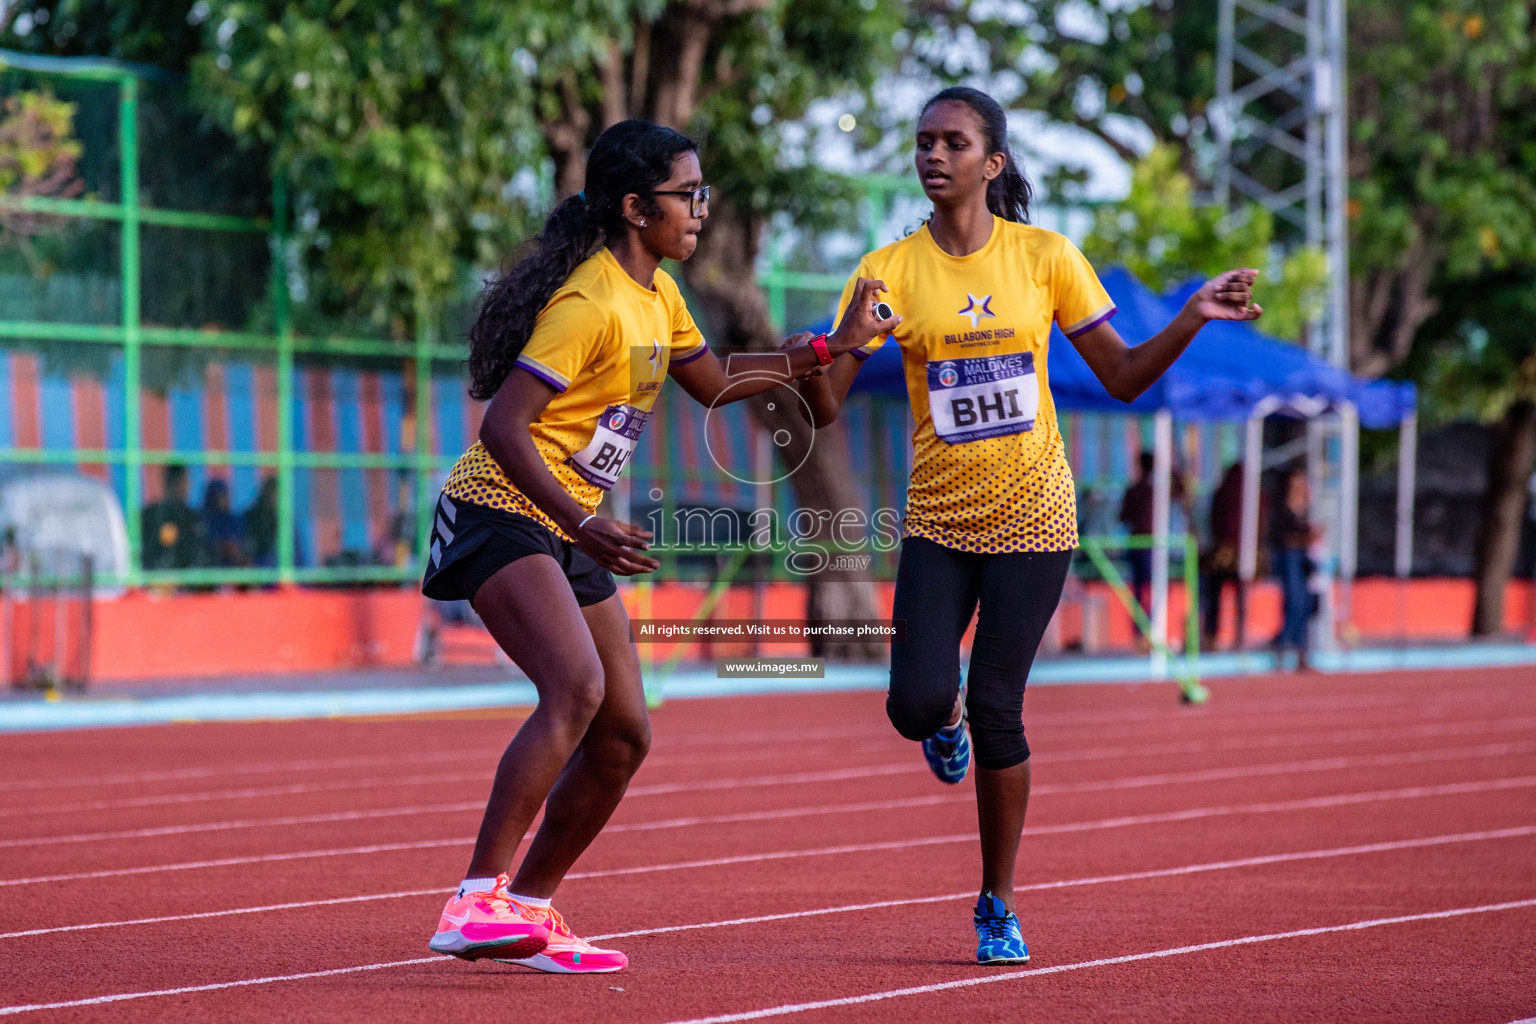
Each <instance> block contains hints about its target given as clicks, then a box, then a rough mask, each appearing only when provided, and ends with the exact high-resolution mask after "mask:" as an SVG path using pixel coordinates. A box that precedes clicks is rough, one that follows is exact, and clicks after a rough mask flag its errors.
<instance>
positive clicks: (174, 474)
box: [139, 463, 201, 569]
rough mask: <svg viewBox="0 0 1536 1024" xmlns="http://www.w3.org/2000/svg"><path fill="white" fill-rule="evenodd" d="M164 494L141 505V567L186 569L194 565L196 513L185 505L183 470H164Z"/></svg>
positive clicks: (189, 506) (185, 474)
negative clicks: (148, 503) (149, 503)
mask: <svg viewBox="0 0 1536 1024" xmlns="http://www.w3.org/2000/svg"><path fill="white" fill-rule="evenodd" d="M164 481H165V484H164V491H165V493H164V495H163V496H162V497H161V499H160V500H159V501H157V502H155V503H153V504H151V505H146V506H144V511H143V514H142V516H141V518H140V520H139V522H140V526H141V531H142V533H141V535H142V538H143V544H144V568H146V569H189V568H191V567H192V566H194V565H196V564H197V556H198V549H199V547H200V546H201V545H200V542H199V539H198V523H197V513H196V512H194V511H192V506H191V505H188V504H187V467H186V466H181V465H177V464H174V463H173V464H171V465H169V466H166V467H165V477H164Z"/></svg>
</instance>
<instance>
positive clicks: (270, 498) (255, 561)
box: [243, 476, 277, 569]
mask: <svg viewBox="0 0 1536 1024" xmlns="http://www.w3.org/2000/svg"><path fill="white" fill-rule="evenodd" d="M243 518H244V520H245V522H244V524H243V525H244V527H245V550H246V553H247V554H248V556H249V557H250V561H251V564H252V565H254V566H256V567H257V568H259V569H272V568H275V567H276V566H277V477H275V476H269V477H267V478H266V479H265V480H263V481H262V482H261V490H260V491H258V492H257V494H256V500H255V501H253V502H251V507H250V508H248V509H246V510H245V515H244V517H243Z"/></svg>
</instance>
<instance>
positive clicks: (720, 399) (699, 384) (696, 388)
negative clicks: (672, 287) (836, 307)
mask: <svg viewBox="0 0 1536 1024" xmlns="http://www.w3.org/2000/svg"><path fill="white" fill-rule="evenodd" d="M884 290H885V284H884V283H883V282H880V281H872V280H870V279H868V278H860V279H859V283H858V285H857V287H856V288H855V290H854V297H853V299H852V300H851V301H850V302H849V304H848V308H849V310H850V313H849V315H847V316H845V317H844V318H843V322H842V323H840V324H838V325H837V330H835V331H833V332H832V333H831V334H829V335H827V350H828V351H829V352H831V353H832V355H833V356H834V357H836V360H835V362H834V363H833V368H835V367H836V364H837V363H838V362H841V361H842V360H843V356H844V354H845V353H848V352H852V351H853V350H854V349H856V348H862V347H863V346H865V345H867V344H869V341H870V339H871V338H874V337H877V336H878V335H881V334H885V333H887V332H889V331H892V330H895V328H896V325H897V324H899V323H901V317H899V316H893V317H891V318H890V319H889V320H877V319H875V315H874V312H873V310H872V308H871V307H873V305H874V303H875V298H876V297H877V296H878V294H879V293H880V292H882V291H884ZM847 358H848V359H849V360H852V359H853V356H848V357H847ZM820 366H821V363H820V362H819V361H818V360H817V358H816V353H815V352H814V351H813V350H812V349H811V347H810V346H809V345H804V344H800V345H794V346H791V347H789V348H784V349H780V350H779V351H778V352H751V353H732V354H730V355H728V356H727V357H726V358H725V361H724V362H722V361H721V360H720V359H718V358H716V356H715V354H714V353H713V352H706V353H705V354H704V355H703V356H701V357H700V358H698V359H695V360H693V361H692V362H689V363H686V364H684V365H682V366H675V367H673V368H672V369H671V370H670V371H669V373H670V375H671V377H672V378H673V379H674V380H676V381H677V382H678V384H680V385H682V388H683V390H684V391H686V392H688V394H689V395H690V396H691V397H692V398H693V399H694V400H695V401H697V402H698V403H699V404H701V405H707V406H711V407H713V406H716V405H726V404H729V403H731V402H739V401H741V400H742V399H743V398H750V397H751V396H753V395H758V394H762V393H763V392H764V391H769V390H772V389H773V388H776V387H779V386H780V385H783V384H793V383H794V382H795V381H796V380H798V379H800V378H801V377H805V376H806V375H808V374H811V373H813V372H814V371H816V370H817V369H819V368H820ZM849 380H850V382H851V380H852V378H851V377H850V378H849ZM846 390H847V389H846V388H845V389H844V391H845V393H846Z"/></svg>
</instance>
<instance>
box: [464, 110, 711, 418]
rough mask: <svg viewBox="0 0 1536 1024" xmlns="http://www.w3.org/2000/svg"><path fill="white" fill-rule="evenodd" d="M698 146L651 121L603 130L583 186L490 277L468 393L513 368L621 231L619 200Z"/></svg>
mask: <svg viewBox="0 0 1536 1024" xmlns="http://www.w3.org/2000/svg"><path fill="white" fill-rule="evenodd" d="M697 149H698V144H697V143H695V142H694V141H693V140H692V139H690V138H689V137H688V136H686V135H684V134H683V133H682V132H679V131H676V130H675V129H672V128H668V127H666V126H665V125H659V124H656V123H655V122H654V121H642V120H638V119H636V120H630V121H620V122H619V123H618V124H616V125H614V126H613V127H611V128H609V129H607V130H606V131H604V132H603V133H602V134H601V135H599V136H598V137H597V142H595V143H594V144H593V146H592V152H591V153H590V154H589V155H588V156H587V177H586V187H585V188H584V189H583V190H582V191H581V192H579V193H577V194H576V195H574V196H571V197H569V198H567V199H565V200H564V201H562V202H561V203H560V204H559V205H558V206H556V207H555V208H554V210H552V211H550V214H549V220H547V221H545V222H544V230H543V231H542V232H540V234H539V237H538V238H537V239H536V248H535V249H534V251H533V252H531V253H529V254H528V255H526V256H524V257H523V258H522V259H520V260H518V262H517V264H516V265H515V266H513V267H512V269H511V270H508V271H506V272H505V273H503V274H501V275H500V276H499V277H496V278H494V279H493V280H490V281H487V282H486V285H485V288H484V289H483V290H482V291H481V293H480V301H479V304H478V309H477V311H476V314H475V322H474V325H473V326H471V327H470V329H469V378H470V384H469V394H470V396H471V397H472V398H475V399H478V400H479V401H485V400H487V399H489V398H490V397H491V396H492V395H494V394H496V391H497V389H498V388H500V387H501V382H502V381H504V380H506V379H507V374H508V373H511V372H512V364H513V363H514V362H516V360H517V357H518V354H519V353H521V352H522V350H523V346H524V345H526V344H528V338H529V336H530V335H532V334H533V325H534V321H535V320H537V319H538V316H539V311H540V310H542V309H543V308H544V305H545V303H547V302H549V300H550V298H551V296H553V295H554V294H555V292H556V291H558V290H559V288H560V286H561V285H563V284H564V283H565V279H566V278H568V277H570V276H571V271H573V270H575V269H576V267H577V266H578V265H580V264H581V262H582V261H583V260H586V259H588V258H589V257H591V256H592V255H593V254H594V253H596V252H597V251H598V249H599V248H601V247H602V246H603V245H604V244H606V243H607V242H609V241H610V240H612V239H614V238H616V237H618V236H619V235H620V234H622V232H623V230H624V213H623V203H624V197H625V196H627V195H629V194H630V193H638V194H639V195H640V197H641V199H642V204H643V208H644V209H645V212H646V214H647V216H656V207H655V206H654V200H653V199H651V197H650V193H651V191H652V190H653V189H655V188H656V187H657V186H658V185H661V184H662V183H663V182H665V181H666V180H667V179H668V178H670V177H671V176H672V162H673V161H674V160H676V159H677V158H678V157H679V156H680V155H682V154H683V153H689V152H692V151H694V150H697Z"/></svg>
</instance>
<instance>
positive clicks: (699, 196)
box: [651, 185, 709, 217]
mask: <svg viewBox="0 0 1536 1024" xmlns="http://www.w3.org/2000/svg"><path fill="white" fill-rule="evenodd" d="M651 194H652V195H656V196H687V197H688V216H690V217H702V216H703V215H704V211H705V210H707V209H709V186H708V185H700V186H699V187H698V188H689V189H681V190H679V189H661V188H658V189H655V190H653V191H652V192H651Z"/></svg>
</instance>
